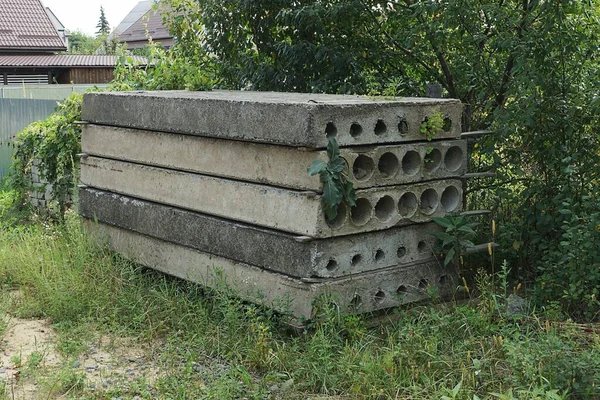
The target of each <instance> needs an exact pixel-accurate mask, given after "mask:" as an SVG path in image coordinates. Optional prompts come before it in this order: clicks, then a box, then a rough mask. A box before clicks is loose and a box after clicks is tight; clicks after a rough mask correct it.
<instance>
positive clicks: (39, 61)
mask: <svg viewBox="0 0 600 400" xmlns="http://www.w3.org/2000/svg"><path fill="white" fill-rule="evenodd" d="M2 1H5V0H0V2H2ZM117 58H118V57H117V56H100V55H81V54H39V55H19V54H4V55H2V54H0V67H75V68H76V67H98V68H100V67H114V66H115V65H116V64H117ZM132 58H133V60H134V62H135V63H138V64H140V65H146V64H147V62H148V60H147V59H146V58H145V57H139V56H134V57H132Z"/></svg>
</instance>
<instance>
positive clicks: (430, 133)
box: [419, 110, 444, 141]
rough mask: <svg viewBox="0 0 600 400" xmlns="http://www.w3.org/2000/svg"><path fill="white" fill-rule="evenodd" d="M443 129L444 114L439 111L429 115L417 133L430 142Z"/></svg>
mask: <svg viewBox="0 0 600 400" xmlns="http://www.w3.org/2000/svg"><path fill="white" fill-rule="evenodd" d="M443 128H444V114H442V113H441V112H440V111H439V110H438V111H436V112H433V113H431V115H429V116H428V117H427V118H425V120H424V121H423V122H421V125H420V126H419V133H420V134H421V135H423V136H425V139H427V140H428V141H431V140H433V139H435V136H436V135H437V134H438V133H440V132H441V131H442V130H443Z"/></svg>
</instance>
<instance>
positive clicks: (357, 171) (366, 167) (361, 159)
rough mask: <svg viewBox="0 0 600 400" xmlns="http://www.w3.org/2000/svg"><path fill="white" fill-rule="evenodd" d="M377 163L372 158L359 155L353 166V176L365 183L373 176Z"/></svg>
mask: <svg viewBox="0 0 600 400" xmlns="http://www.w3.org/2000/svg"><path fill="white" fill-rule="evenodd" d="M374 169H375V163H374V162H373V159H372V158H371V157H368V156H365V155H364V154H361V155H359V156H358V157H356V160H354V164H352V174H353V175H354V178H356V180H357V181H365V180H367V179H369V178H370V177H371V176H372V175H373V170H374Z"/></svg>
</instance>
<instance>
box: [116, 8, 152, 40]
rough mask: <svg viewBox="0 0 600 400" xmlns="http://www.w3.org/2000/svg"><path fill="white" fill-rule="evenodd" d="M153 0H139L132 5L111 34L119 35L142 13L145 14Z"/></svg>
mask: <svg viewBox="0 0 600 400" xmlns="http://www.w3.org/2000/svg"><path fill="white" fill-rule="evenodd" d="M153 3H154V2H153V0H144V1H140V2H139V3H137V4H136V5H135V7H133V9H132V10H131V11H129V14H127V15H126V16H125V18H124V19H123V21H121V23H120V24H119V25H117V27H116V28H115V29H114V30H113V32H112V34H111V35H115V34H116V35H117V36H119V35H121V33H123V32H125V31H126V30H127V29H128V28H129V27H130V26H131V25H133V24H134V23H135V22H136V21H137V20H138V19H140V18H141V17H142V16H143V15H144V14H146V13H147V12H148V11H149V10H150V9H151V8H152V4H153Z"/></svg>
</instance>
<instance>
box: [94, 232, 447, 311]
mask: <svg viewBox="0 0 600 400" xmlns="http://www.w3.org/2000/svg"><path fill="white" fill-rule="evenodd" d="M86 226H87V229H88V231H89V232H90V233H91V234H92V235H93V236H94V237H95V238H96V239H97V240H102V241H105V242H107V243H108V244H109V245H110V246H111V247H112V248H113V249H114V250H115V251H117V252H119V253H122V254H124V255H126V256H128V257H130V258H132V259H133V260H135V261H136V262H139V263H140V264H142V265H145V266H147V267H149V268H153V269H156V270H158V271H162V272H164V273H167V274H170V275H173V276H176V277H179V278H182V279H186V280H190V281H193V282H198V283H200V284H202V285H204V286H208V287H212V288H221V289H223V288H226V289H229V290H233V291H234V293H235V294H236V295H237V296H239V297H241V298H244V299H246V300H249V301H252V302H256V303H260V304H264V305H266V306H268V307H272V308H274V309H276V310H277V311H280V312H283V313H289V314H291V315H292V316H294V317H295V318H298V319H304V320H306V319H310V318H311V317H313V313H314V308H313V305H314V304H315V301H316V300H317V299H318V298H319V297H320V296H323V295H328V296H331V298H333V299H335V301H336V302H337V304H338V305H339V308H340V311H341V312H342V313H365V312H371V311H376V310H380V309H385V308H390V307H394V306H398V305H401V304H407V303H410V302H415V301H420V300H425V299H428V298H430V295H431V293H435V294H436V295H437V296H442V297H446V296H448V295H451V294H452V293H453V291H454V289H455V288H456V284H455V282H454V279H453V277H454V275H453V274H452V273H450V271H448V270H446V269H444V268H442V267H441V266H440V265H439V264H437V263H431V262H429V263H422V264H415V265H412V266H403V267H392V268H387V269H385V270H378V271H376V272H369V273H364V274H359V275H353V276H351V277H347V278H339V279H329V280H323V281H321V282H314V283H305V282H302V281H300V280H298V279H294V278H291V277H288V276H286V275H283V274H277V273H273V272H269V271H267V270H264V269H261V268H257V267H253V266H250V265H247V264H243V263H238V262H235V261H232V260H230V259H227V258H223V257H218V256H214V255H210V254H207V253H203V252H199V251H197V250H193V249H190V248H187V247H183V246H179V245H175V244H172V243H169V242H165V241H162V240H158V239H154V238H150V237H148V236H144V235H141V234H138V233H135V232H132V231H128V230H125V229H119V228H116V227H113V226H110V225H104V224H97V223H93V222H89V221H88V222H87V223H86Z"/></svg>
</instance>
